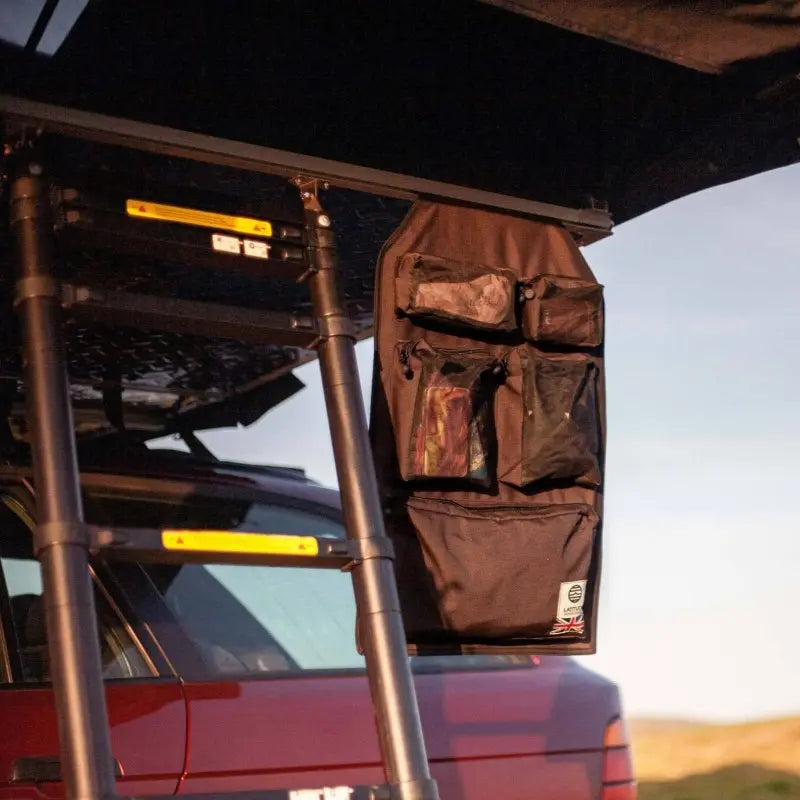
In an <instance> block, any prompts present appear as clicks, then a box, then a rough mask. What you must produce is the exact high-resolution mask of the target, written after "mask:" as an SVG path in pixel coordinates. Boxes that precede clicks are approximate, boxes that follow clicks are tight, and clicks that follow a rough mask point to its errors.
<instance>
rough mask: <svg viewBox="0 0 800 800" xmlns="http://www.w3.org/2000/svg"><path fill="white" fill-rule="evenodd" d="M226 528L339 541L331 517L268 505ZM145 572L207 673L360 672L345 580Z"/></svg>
mask: <svg viewBox="0 0 800 800" xmlns="http://www.w3.org/2000/svg"><path fill="white" fill-rule="evenodd" d="M173 513H174V512H173ZM230 521H231V522H236V523H238V524H233V525H231V526H230V529H231V530H237V529H238V530H243V531H244V530H247V531H263V532H268V533H294V534H306V535H313V536H330V537H337V538H338V537H343V536H344V530H343V528H342V526H341V524H340V523H339V522H337V521H335V520H333V519H331V518H327V517H324V516H320V515H317V514H311V513H308V512H304V511H299V510H296V509H290V508H284V507H281V506H275V505H265V504H259V503H254V504H251V505H250V507H249V508H247V509H246V510H244V509H243V510H242V511H241V513H240V514H239V515H238V517H237V519H235V520H234V519H231V520H230ZM171 524H172V523H171ZM146 570H147V572H148V574H149V575H150V577H151V579H152V580H153V583H154V584H155V585H156V587H157V589H158V590H159V592H160V593H161V595H162V596H163V597H164V600H165V601H166V603H167V605H168V606H169V608H170V610H171V611H172V613H173V614H174V615H175V617H176V618H177V620H178V621H179V622H180V624H181V627H182V628H183V630H184V631H185V632H186V633H187V635H188V636H189V638H190V639H191V640H192V642H193V643H194V644H195V646H196V647H197V649H198V651H199V653H200V655H201V656H202V658H203V660H204V661H205V663H206V665H207V666H208V667H209V668H210V670H211V671H212V672H213V673H214V674H223V673H235V672H240V673H241V672H256V673H260V672H276V671H278V672H283V671H304V670H341V669H360V668H363V666H364V659H363V658H362V656H361V655H359V653H358V651H357V649H356V646H355V619H356V610H355V601H354V599H353V589H352V582H351V580H350V577H349V576H348V575H346V574H343V573H341V572H339V571H335V570H319V569H302V568H273V569H265V568H263V567H254V566H253V567H251V566H232V565H227V564H226V565H221V564H210V565H207V566H201V565H199V564H186V565H184V566H182V567H174V566H173V567H166V566H163V565H162V566H154V565H149V566H146Z"/></svg>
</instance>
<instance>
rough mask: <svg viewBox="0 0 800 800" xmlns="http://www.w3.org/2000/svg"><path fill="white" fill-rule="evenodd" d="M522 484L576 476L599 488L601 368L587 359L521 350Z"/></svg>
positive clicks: (581, 480)
mask: <svg viewBox="0 0 800 800" xmlns="http://www.w3.org/2000/svg"><path fill="white" fill-rule="evenodd" d="M521 363H522V403H523V415H522V431H521V434H522V458H521V465H520V484H521V485H522V486H527V485H529V484H531V483H535V482H536V481H542V480H564V479H570V480H574V481H576V482H578V483H581V484H583V485H585V486H592V487H595V486H599V485H600V483H601V474H600V438H601V430H600V413H599V406H598V402H597V388H598V387H597V384H598V379H599V373H600V371H599V367H598V365H597V363H596V362H595V361H594V360H593V359H590V358H586V357H572V358H570V357H560V358H555V357H545V356H542V355H538V354H534V353H532V352H529V351H527V350H522V351H521Z"/></svg>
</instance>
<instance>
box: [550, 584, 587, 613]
mask: <svg viewBox="0 0 800 800" xmlns="http://www.w3.org/2000/svg"><path fill="white" fill-rule="evenodd" d="M585 600H586V581H566V582H564V583H562V584H561V589H560V591H559V593H558V609H557V610H556V618H557V619H571V618H572V617H579V616H581V615H582V614H583V604H584V601H585Z"/></svg>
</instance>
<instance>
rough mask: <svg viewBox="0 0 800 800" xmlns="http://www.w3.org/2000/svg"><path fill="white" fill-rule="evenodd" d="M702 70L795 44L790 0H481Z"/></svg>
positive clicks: (796, 24)
mask: <svg viewBox="0 0 800 800" xmlns="http://www.w3.org/2000/svg"><path fill="white" fill-rule="evenodd" d="M484 2H488V3H490V4H492V5H496V6H501V7H502V8H505V9H507V10H509V11H514V12H516V13H518V14H524V15H526V16H529V17H532V18H533V19H537V20H540V21H541V22H547V23H549V24H551V25H557V26H558V27H560V28H566V29H568V30H571V31H574V32H576V33H581V34H586V35H588V36H594V37H597V38H599V39H604V40H606V41H608V42H612V43H614V44H619V45H623V46H624V47H629V48H631V49H633V50H638V51H640V52H642V53H648V54H649V55H652V56H656V57H657V58H663V59H666V60H668V61H675V62H676V63H678V64H682V65H683V66H686V67H691V68H692V69H697V70H701V71H702V72H712V73H719V72H723V71H724V70H726V69H727V68H729V67H730V66H731V65H732V64H736V63H737V62H742V61H749V60H752V59H758V58H765V57H767V56H772V55H775V54H777V53H783V52H786V51H789V50H792V49H793V48H797V47H800V3H799V2H796V0H767V1H766V2H750V0H744V1H743V0H677V1H676V0H579V1H578V2H575V0H572V1H570V0H567V2H565V1H564V0H484Z"/></svg>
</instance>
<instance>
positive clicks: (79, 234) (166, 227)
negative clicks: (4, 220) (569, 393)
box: [56, 188, 308, 280]
mask: <svg viewBox="0 0 800 800" xmlns="http://www.w3.org/2000/svg"><path fill="white" fill-rule="evenodd" d="M134 194H136V192H134ZM145 194H150V192H145ZM56 196H57V201H56V205H57V212H58V218H59V220H60V227H59V229H58V231H57V233H58V238H59V241H60V242H61V243H62V244H63V245H65V246H66V247H68V248H70V247H72V248H80V249H97V248H100V249H105V250H112V251H114V252H125V253H134V254H140V255H144V256H148V257H153V256H154V255H156V256H157V257H158V258H165V259H169V260H176V261H183V262H186V263H189V264H191V265H193V266H202V267H210V268H212V269H219V270H227V271H230V270H233V271H236V272H246V273H251V274H254V275H259V276H261V277H272V278H290V279H295V280H296V279H297V278H298V277H300V276H301V275H303V274H304V273H305V272H306V271H307V270H308V251H307V249H306V234H305V229H304V224H303V222H302V221H301V220H296V221H286V220H282V219H281V218H282V217H284V216H285V215H284V214H282V213H280V211H278V210H277V209H275V211H276V212H277V216H276V215H275V214H273V213H272V212H269V211H268V212H265V213H267V215H268V216H269V219H270V222H269V223H268V224H269V233H268V234H265V233H264V232H256V231H255V230H254V231H253V232H252V233H247V231H246V229H245V230H235V229H234V230H231V229H230V228H229V227H226V220H230V219H232V220H238V219H239V217H237V216H233V217H232V216H231V215H229V214H228V212H227V211H221V212H208V211H202V210H199V209H196V208H189V207H185V206H181V207H178V206H174V205H171V204H170V205H161V203H162V201H161V200H159V201H158V202H157V203H153V202H150V201H145V205H146V206H148V207H150V206H152V207H153V209H162V210H167V209H172V210H173V211H177V212H181V213H178V214H177V215H175V214H172V215H170V214H167V215H166V216H165V217H160V216H159V215H154V216H151V215H146V216H148V217H149V218H145V219H143V218H142V217H141V216H136V215H134V216H131V215H130V214H129V213H126V209H127V206H128V205H129V204H131V203H133V204H134V205H135V203H134V201H132V200H130V194H128V195H121V194H119V193H118V192H117V193H112V194H111V195H102V194H96V193H92V192H86V191H85V190H83V189H79V188H64V189H61V190H60V191H59V192H57V193H56ZM165 202H166V203H171V201H170V200H166V201H165ZM207 203H208V201H207ZM248 216H249V215H248ZM259 216H262V215H261V214H259ZM251 221H252V222H256V221H257V220H251ZM218 238H221V240H222V242H224V243H225V244H224V245H222V246H220V245H219V244H217V245H216V246H215V240H216V239H218ZM235 243H238V245H237V246H234V245H235Z"/></svg>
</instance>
